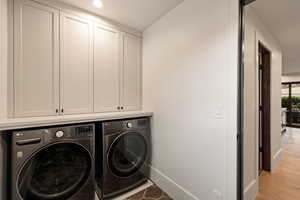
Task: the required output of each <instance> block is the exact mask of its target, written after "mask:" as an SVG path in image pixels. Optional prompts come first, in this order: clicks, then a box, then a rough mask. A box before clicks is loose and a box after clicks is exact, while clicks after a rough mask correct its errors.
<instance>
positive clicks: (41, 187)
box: [17, 143, 92, 200]
mask: <svg viewBox="0 0 300 200" xmlns="http://www.w3.org/2000/svg"><path fill="white" fill-rule="evenodd" d="M91 167H92V159H91V156H90V154H89V152H88V151H87V150H86V149H85V148H84V147H82V146H80V145H78V144H74V143H57V144H53V145H50V146H48V147H46V148H43V149H42V150H40V151H38V152H37V153H35V154H34V155H33V157H31V159H29V160H28V161H27V162H26V163H25V164H24V165H23V167H22V169H21V170H20V174H19V176H18V180H17V189H18V192H19V195H20V196H21V197H22V199H24V200H62V199H67V198H69V197H71V196H72V195H74V194H75V193H77V192H78V190H79V189H80V188H81V187H82V185H83V184H84V183H85V182H86V180H87V179H88V177H89V174H90V171H91Z"/></svg>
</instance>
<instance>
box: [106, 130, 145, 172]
mask: <svg viewBox="0 0 300 200" xmlns="http://www.w3.org/2000/svg"><path fill="white" fill-rule="evenodd" d="M147 149H148V148H147V141H146V140H145V138H144V137H143V136H142V135H141V134H139V133H135V132H128V133H125V134H121V135H120V136H119V137H117V138H116V139H115V140H114V141H113V143H112V144H111V146H110V148H109V150H108V153H107V165H108V168H109V169H110V170H111V172H112V173H113V174H114V175H115V176H118V177H129V176H131V175H134V174H135V173H136V172H138V171H139V170H140V169H141V167H142V166H143V164H144V163H145V161H146V158H147V153H148V152H147Z"/></svg>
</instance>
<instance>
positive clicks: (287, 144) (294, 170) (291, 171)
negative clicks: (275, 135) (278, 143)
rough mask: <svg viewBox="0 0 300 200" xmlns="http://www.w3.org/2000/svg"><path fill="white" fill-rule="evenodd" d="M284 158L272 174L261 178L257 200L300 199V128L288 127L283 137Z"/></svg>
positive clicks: (263, 174) (266, 174)
mask: <svg viewBox="0 0 300 200" xmlns="http://www.w3.org/2000/svg"><path fill="white" fill-rule="evenodd" d="M282 148H283V154H282V155H283V159H282V162H281V163H280V164H279V166H278V167H277V168H276V169H275V170H274V171H273V172H272V173H271V174H270V173H268V172H263V173H262V174H261V176H260V179H259V193H258V195H257V198H256V200H299V199H300V129H294V128H288V129H287V132H286V133H285V134H284V135H283V137H282Z"/></svg>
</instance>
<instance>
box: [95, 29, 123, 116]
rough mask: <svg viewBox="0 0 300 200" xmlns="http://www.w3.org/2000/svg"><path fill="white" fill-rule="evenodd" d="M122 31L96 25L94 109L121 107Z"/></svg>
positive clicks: (113, 109) (105, 109)
mask: <svg viewBox="0 0 300 200" xmlns="http://www.w3.org/2000/svg"><path fill="white" fill-rule="evenodd" d="M120 41H121V40H120V33H119V32H118V31H117V30H114V29H110V28H107V27H103V26H100V25H96V26H95V29H94V111H95V112H111V111H118V110H119V109H118V108H120V53H121V52H120Z"/></svg>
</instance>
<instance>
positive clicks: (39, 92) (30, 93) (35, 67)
mask: <svg viewBox="0 0 300 200" xmlns="http://www.w3.org/2000/svg"><path fill="white" fill-rule="evenodd" d="M58 62H59V13H58V11H57V10H55V9H52V8H50V7H47V6H43V5H40V4H38V3H34V2H32V1H27V0H16V1H15V5H14V110H15V111H14V112H15V117H29V116H31V117H33V116H47V115H56V109H58V106H59V105H58V104H59V92H58V91H59V85H58V84H59V80H58V77H59V63H58Z"/></svg>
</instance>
